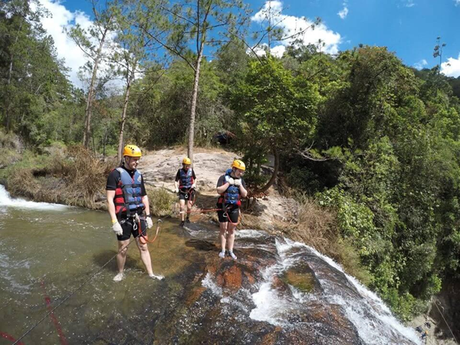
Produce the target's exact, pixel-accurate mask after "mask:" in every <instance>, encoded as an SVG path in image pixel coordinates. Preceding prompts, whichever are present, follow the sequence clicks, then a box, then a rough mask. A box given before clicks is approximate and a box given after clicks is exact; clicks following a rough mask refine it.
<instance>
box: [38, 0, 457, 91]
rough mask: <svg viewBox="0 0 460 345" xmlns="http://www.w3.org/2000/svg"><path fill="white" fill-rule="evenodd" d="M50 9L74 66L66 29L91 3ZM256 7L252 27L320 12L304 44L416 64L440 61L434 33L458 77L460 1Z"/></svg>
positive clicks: (49, 23) (53, 30)
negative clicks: (373, 49)
mask: <svg viewBox="0 0 460 345" xmlns="http://www.w3.org/2000/svg"><path fill="white" fill-rule="evenodd" d="M40 2H41V3H42V4H43V5H44V6H45V7H47V8H48V9H49V10H50V12H51V13H52V15H53V17H52V18H48V19H47V20H46V22H45V23H44V26H45V28H46V29H47V30H48V32H49V33H50V34H51V35H52V36H53V37H54V40H55V42H56V47H57V51H58V54H59V56H60V57H61V58H64V59H65V60H66V64H67V65H68V66H69V67H70V68H71V69H72V72H71V79H72V81H74V83H77V82H76V79H78V78H77V77H76V71H77V70H78V67H79V66H81V65H83V63H84V56H83V54H81V53H79V52H78V48H77V47H75V46H74V45H73V44H72V42H71V40H69V39H68V38H67V37H66V36H65V34H64V33H63V32H62V29H63V28H64V27H70V26H72V25H75V23H77V22H78V23H80V24H81V25H82V26H84V27H85V26H89V25H90V24H91V7H90V5H89V2H88V1H82V0H66V1H60V2H58V1H55V0H40ZM246 3H248V4H249V5H250V7H251V9H252V10H253V17H252V23H253V28H254V29H257V28H261V27H266V25H267V24H266V23H267V22H266V21H264V18H265V14H266V13H267V11H268V9H270V13H271V17H272V18H274V20H276V21H277V22H279V27H280V28H282V29H283V30H284V31H285V32H286V34H292V33H294V32H296V30H301V29H302V28H304V27H306V26H308V25H310V24H311V22H312V21H313V20H314V19H315V18H316V17H320V18H321V20H322V23H321V25H320V26H319V27H317V29H315V30H314V31H311V30H308V31H307V32H305V34H304V35H302V38H303V39H304V41H305V43H317V42H318V40H319V39H321V40H322V41H323V42H324V43H325V46H324V48H323V49H324V51H325V52H328V53H331V54H335V53H337V52H338V51H343V50H347V49H351V48H353V47H356V46H358V45H359V44H367V45H372V46H386V47H387V48H388V50H389V51H391V52H394V53H395V54H396V56H397V57H399V58H400V59H401V60H402V61H403V63H404V64H406V65H408V66H413V67H416V68H423V67H425V68H431V67H433V66H435V65H436V64H438V63H439V58H437V59H435V58H433V48H434V46H435V45H436V38H437V37H441V43H445V44H446V46H445V47H444V49H443V55H442V65H441V66H442V69H441V70H442V72H443V73H444V74H445V75H449V76H453V77H458V76H460V34H459V33H460V0H285V1H278V0H277V1H271V2H270V7H269V6H268V2H266V1H265V0H247V1H246ZM288 43H289V42H287V41H285V42H277V43H275V44H272V46H271V49H272V51H273V52H274V54H282V52H283V51H284V48H285V46H286V45H287V44H288Z"/></svg>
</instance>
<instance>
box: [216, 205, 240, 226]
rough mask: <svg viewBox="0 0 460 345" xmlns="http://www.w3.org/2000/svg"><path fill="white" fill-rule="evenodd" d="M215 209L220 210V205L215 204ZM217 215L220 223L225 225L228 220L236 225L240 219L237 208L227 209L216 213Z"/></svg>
mask: <svg viewBox="0 0 460 345" xmlns="http://www.w3.org/2000/svg"><path fill="white" fill-rule="evenodd" d="M217 208H222V204H217ZM217 215H218V216H219V222H220V223H227V222H228V218H227V216H228V217H229V218H230V221H231V222H232V223H238V220H239V218H240V208H239V207H231V206H230V207H227V209H226V210H220V211H217Z"/></svg>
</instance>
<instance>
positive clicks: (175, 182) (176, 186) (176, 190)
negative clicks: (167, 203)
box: [174, 170, 180, 193]
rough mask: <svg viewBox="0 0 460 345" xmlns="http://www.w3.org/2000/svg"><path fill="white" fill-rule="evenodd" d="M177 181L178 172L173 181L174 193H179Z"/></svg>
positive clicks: (178, 177)
mask: <svg viewBox="0 0 460 345" xmlns="http://www.w3.org/2000/svg"><path fill="white" fill-rule="evenodd" d="M179 180H180V170H177V173H176V178H175V180H174V193H179Z"/></svg>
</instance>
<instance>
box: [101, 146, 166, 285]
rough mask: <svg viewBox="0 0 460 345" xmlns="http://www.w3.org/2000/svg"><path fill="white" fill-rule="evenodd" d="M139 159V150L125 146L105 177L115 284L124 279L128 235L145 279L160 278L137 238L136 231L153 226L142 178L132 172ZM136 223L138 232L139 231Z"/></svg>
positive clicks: (142, 242)
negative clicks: (114, 249)
mask: <svg viewBox="0 0 460 345" xmlns="http://www.w3.org/2000/svg"><path fill="white" fill-rule="evenodd" d="M141 156H142V153H141V150H140V149H139V147H137V146H136V145H126V146H125V147H124V149H123V163H122V165H121V166H120V167H118V168H116V169H114V170H112V171H111V172H110V174H109V177H108V178H107V186H106V191H107V208H108V211H109V214H110V218H112V229H113V231H114V232H115V234H116V235H117V239H118V254H117V266H118V274H117V275H116V276H115V277H114V278H113V280H114V281H117V282H118V281H121V280H123V278H124V273H123V271H124V268H125V262H126V254H127V250H128V248H127V246H128V244H129V239H130V237H131V235H133V237H134V238H135V240H136V244H137V247H138V248H139V252H140V254H141V260H142V262H143V263H144V265H145V268H146V270H147V273H148V274H149V277H151V278H155V279H160V280H161V279H163V276H158V275H155V274H153V270H152V261H151V258H150V252H149V249H148V247H147V243H146V241H145V240H143V238H142V237H139V231H142V233H143V234H144V235H146V231H147V228H149V229H150V228H151V227H152V226H153V222H152V216H151V215H150V208H149V198H148V196H147V192H146V190H145V186H144V178H143V177H142V174H141V172H140V171H139V170H137V169H136V168H137V165H138V164H139V159H140V158H141ZM139 224H140V227H141V229H139Z"/></svg>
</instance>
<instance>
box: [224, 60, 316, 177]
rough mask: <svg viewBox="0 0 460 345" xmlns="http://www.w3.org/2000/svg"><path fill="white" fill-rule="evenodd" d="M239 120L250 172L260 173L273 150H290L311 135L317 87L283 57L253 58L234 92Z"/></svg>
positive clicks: (255, 175)
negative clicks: (296, 74) (294, 72)
mask: <svg viewBox="0 0 460 345" xmlns="http://www.w3.org/2000/svg"><path fill="white" fill-rule="evenodd" d="M232 100H233V109H234V110H235V112H236V116H237V120H238V122H239V128H238V135H239V138H240V141H239V147H240V149H241V150H242V151H243V153H244V155H245V159H246V158H248V159H249V161H248V163H249V164H248V167H247V169H248V172H249V173H252V174H253V175H254V177H255V178H254V181H253V182H257V178H256V177H257V176H258V175H260V164H261V161H258V160H256V159H254V158H255V157H260V159H265V158H266V155H267V154H268V153H270V152H272V151H279V150H283V151H287V152H288V151H290V150H291V149H292V148H293V146H294V147H296V146H298V145H299V144H300V143H304V142H305V141H307V140H308V139H310V138H311V135H312V133H313V131H314V128H315V123H316V120H315V117H314V112H315V109H316V104H317V102H318V93H317V90H316V89H315V87H314V86H313V85H312V84H310V83H309V82H308V81H306V80H305V79H303V78H301V77H294V76H293V75H292V73H291V72H290V71H288V70H286V69H284V67H283V66H282V64H281V62H280V61H277V60H276V59H274V58H272V57H268V58H266V59H264V60H263V61H251V62H250V63H249V69H248V72H247V74H246V76H245V79H244V80H243V81H242V82H241V83H240V84H239V85H238V88H237V89H236V90H235V91H234V94H233V96H232Z"/></svg>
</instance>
